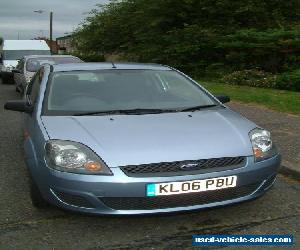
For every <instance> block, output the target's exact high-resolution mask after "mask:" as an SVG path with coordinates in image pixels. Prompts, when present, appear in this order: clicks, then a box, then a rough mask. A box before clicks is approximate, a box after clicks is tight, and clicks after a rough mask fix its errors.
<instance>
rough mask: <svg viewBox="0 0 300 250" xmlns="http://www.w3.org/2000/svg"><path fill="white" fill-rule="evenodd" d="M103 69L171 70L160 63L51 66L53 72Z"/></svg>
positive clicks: (103, 63)
mask: <svg viewBox="0 0 300 250" xmlns="http://www.w3.org/2000/svg"><path fill="white" fill-rule="evenodd" d="M104 69H145V70H172V69H171V68H170V67H168V66H163V65H160V64H148V63H117V62H116V63H112V62H102V63H68V64H55V65H53V66H52V70H51V71H53V72H60V71H78V70H80V71H85V70H104Z"/></svg>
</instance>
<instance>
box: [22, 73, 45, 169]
mask: <svg viewBox="0 0 300 250" xmlns="http://www.w3.org/2000/svg"><path fill="white" fill-rule="evenodd" d="M43 73H44V71H43V70H42V69H41V70H39V71H38V72H37V73H36V74H35V75H34V77H33V78H32V80H31V81H30V82H29V84H28V86H27V88H26V91H25V95H24V99H25V100H26V102H27V103H28V104H31V105H33V107H34V108H33V112H32V113H23V115H24V139H25V141H24V148H25V152H26V153H25V155H26V157H27V159H26V160H27V163H28V162H29V163H28V164H27V165H32V164H30V162H36V161H37V158H36V156H37V150H38V147H37V145H38V144H39V137H40V129H39V124H38V120H37V104H38V99H39V93H40V86H41V81H42V78H43Z"/></svg>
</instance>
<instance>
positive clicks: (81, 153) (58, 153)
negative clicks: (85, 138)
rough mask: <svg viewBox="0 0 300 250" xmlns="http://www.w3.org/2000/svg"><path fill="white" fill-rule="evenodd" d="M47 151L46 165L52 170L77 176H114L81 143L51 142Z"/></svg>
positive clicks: (102, 162)
mask: <svg viewBox="0 0 300 250" xmlns="http://www.w3.org/2000/svg"><path fill="white" fill-rule="evenodd" d="M45 150H46V157H45V158H46V163H47V165H48V166H49V167H50V168H53V169H56V170H59V171H64V172H71V173H77V174H93V175H112V172H111V171H110V169H109V168H108V167H107V166H106V164H105V163H104V161H103V160H101V159H100V157H99V156H97V155H96V154H95V153H94V152H93V151H92V150H91V149H90V148H88V147H87V146H85V145H83V144H81V143H78V142H73V141H63V140H49V141H48V142H47V143H46V145H45Z"/></svg>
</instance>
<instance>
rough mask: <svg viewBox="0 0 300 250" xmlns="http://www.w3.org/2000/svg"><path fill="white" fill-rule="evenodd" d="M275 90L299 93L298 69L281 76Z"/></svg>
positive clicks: (299, 73) (299, 79) (299, 76)
mask: <svg viewBox="0 0 300 250" xmlns="http://www.w3.org/2000/svg"><path fill="white" fill-rule="evenodd" d="M276 88H278V89H287V90H293V91H300V69H297V70H294V71H290V72H286V73H283V74H281V75H280V76H279V77H278V79H277V83H276Z"/></svg>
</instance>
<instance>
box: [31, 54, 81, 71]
mask: <svg viewBox="0 0 300 250" xmlns="http://www.w3.org/2000/svg"><path fill="white" fill-rule="evenodd" d="M79 62H82V61H81V60H80V59H79V58H77V57H71V56H68V57H67V56H65V57H63V56H60V57H58V56H56V57H55V56H51V57H50V56H49V57H38V58H31V59H28V60H27V62H26V70H27V71H30V72H36V71H38V70H39V68H40V67H41V65H43V64H45V63H48V64H63V63H79Z"/></svg>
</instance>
